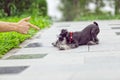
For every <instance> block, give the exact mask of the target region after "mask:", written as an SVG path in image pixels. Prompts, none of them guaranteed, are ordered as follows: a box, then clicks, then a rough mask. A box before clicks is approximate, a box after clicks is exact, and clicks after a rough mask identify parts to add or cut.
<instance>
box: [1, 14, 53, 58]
mask: <svg viewBox="0 0 120 80" xmlns="http://www.w3.org/2000/svg"><path fill="white" fill-rule="evenodd" d="M22 18H24V17H17V16H16V17H6V18H1V19H0V21H8V22H17V21H19V20H20V19H22ZM30 22H31V23H32V24H34V25H36V26H38V27H40V28H41V29H44V28H45V27H49V26H50V24H51V20H50V19H49V18H48V17H41V16H40V17H32V16H31V20H30ZM36 32H37V30H34V29H32V28H31V29H30V30H29V32H28V34H20V33H17V32H1V33H0V58H1V57H3V56H4V55H5V54H6V53H7V52H8V51H9V50H11V49H13V48H19V44H20V43H22V42H23V41H25V40H26V39H28V38H30V37H32V36H33V35H34V34H35V33H36Z"/></svg>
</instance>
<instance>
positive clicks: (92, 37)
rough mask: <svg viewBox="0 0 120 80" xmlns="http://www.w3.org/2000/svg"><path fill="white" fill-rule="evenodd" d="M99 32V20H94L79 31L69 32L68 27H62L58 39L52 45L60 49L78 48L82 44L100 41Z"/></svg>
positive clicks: (92, 43) (93, 43)
mask: <svg viewBox="0 0 120 80" xmlns="http://www.w3.org/2000/svg"><path fill="white" fill-rule="evenodd" d="M99 32H100V29H99V26H98V24H97V22H93V24H90V25H88V26H87V27H86V28H84V29H83V30H82V31H79V32H68V31H67V30H66V29H62V30H61V33H60V34H59V37H58V40H57V41H56V42H55V43H52V45H53V46H55V47H58V48H59V49H60V50H66V49H71V48H76V47H78V46H80V45H95V44H98V43H99V40H98V38H97V35H98V33H99Z"/></svg>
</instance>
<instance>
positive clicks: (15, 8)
mask: <svg viewBox="0 0 120 80" xmlns="http://www.w3.org/2000/svg"><path fill="white" fill-rule="evenodd" d="M23 14H28V15H39V16H40V15H42V16H46V15H47V3H46V0H0V17H4V16H20V15H23Z"/></svg>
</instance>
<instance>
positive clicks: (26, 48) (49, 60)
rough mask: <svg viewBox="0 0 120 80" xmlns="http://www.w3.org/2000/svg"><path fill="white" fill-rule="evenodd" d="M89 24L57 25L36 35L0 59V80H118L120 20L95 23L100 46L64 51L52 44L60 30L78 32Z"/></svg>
mask: <svg viewBox="0 0 120 80" xmlns="http://www.w3.org/2000/svg"><path fill="white" fill-rule="evenodd" d="M92 22H93V21H81V22H58V23H54V24H53V25H52V26H51V28H48V29H45V30H42V31H40V32H38V33H37V34H36V35H35V36H34V37H33V38H32V39H29V40H27V41H25V42H24V43H23V44H21V46H22V48H21V49H19V50H16V51H15V53H14V54H12V55H11V53H13V52H14V50H13V51H12V52H11V53H8V55H6V56H5V57H4V58H3V59H2V60H0V80H15V79H17V80H120V76H119V74H120V45H119V44H120V35H119V33H120V24H119V22H120V21H119V20H110V21H97V22H98V24H99V27H100V30H101V31H100V34H99V35H98V38H99V39H100V44H99V45H94V46H89V47H88V46H80V47H78V48H76V49H71V50H65V51H59V50H58V49H57V48H55V47H53V46H52V45H51V43H52V42H54V41H55V40H56V38H57V37H56V35H58V34H59V33H60V30H61V29H63V28H64V29H68V31H80V30H82V29H83V28H84V27H85V26H87V25H88V24H91V23H92ZM88 48H89V49H88ZM8 57H9V58H8Z"/></svg>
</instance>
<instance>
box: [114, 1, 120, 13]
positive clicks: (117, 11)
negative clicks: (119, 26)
mask: <svg viewBox="0 0 120 80" xmlns="http://www.w3.org/2000/svg"><path fill="white" fill-rule="evenodd" d="M119 9H120V1H119V0H115V15H118V14H119V13H120V12H119Z"/></svg>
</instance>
